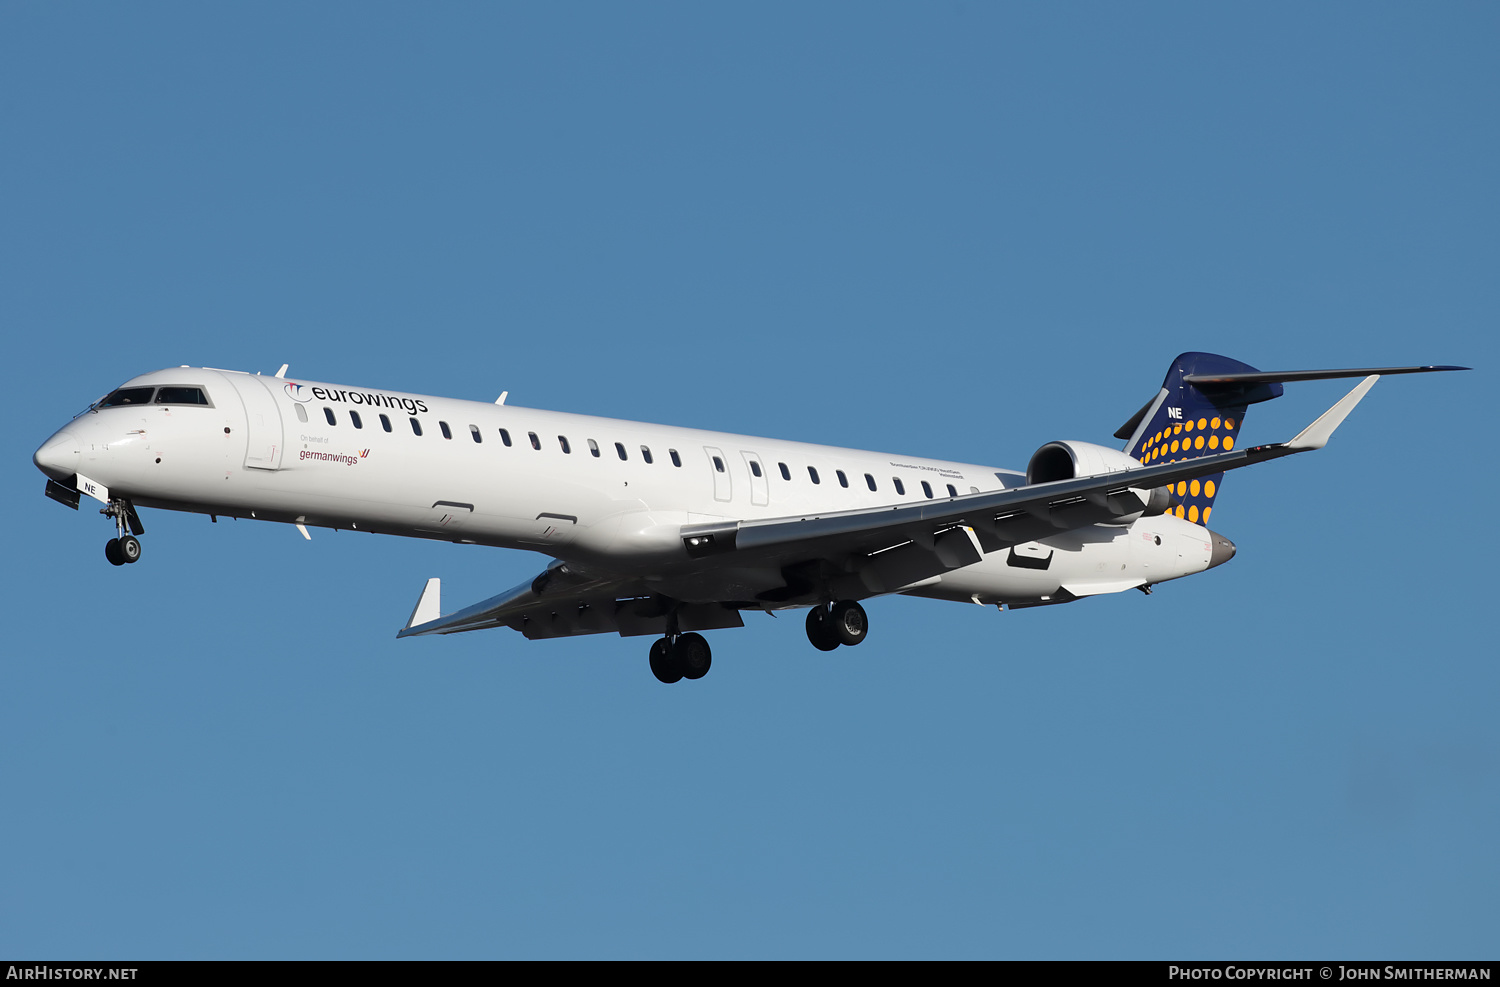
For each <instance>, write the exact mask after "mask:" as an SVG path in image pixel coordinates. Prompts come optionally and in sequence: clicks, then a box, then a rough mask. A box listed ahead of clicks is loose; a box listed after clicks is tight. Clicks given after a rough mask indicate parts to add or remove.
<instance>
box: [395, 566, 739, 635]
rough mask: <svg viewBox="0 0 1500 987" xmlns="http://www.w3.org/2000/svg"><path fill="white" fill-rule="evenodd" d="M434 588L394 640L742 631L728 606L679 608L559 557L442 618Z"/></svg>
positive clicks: (633, 583) (430, 584)
mask: <svg viewBox="0 0 1500 987" xmlns="http://www.w3.org/2000/svg"><path fill="white" fill-rule="evenodd" d="M441 588H442V587H441V584H440V583H439V581H438V580H437V579H429V580H427V588H426V589H424V590H423V591H422V596H421V598H420V599H419V600H418V601H417V606H416V609H414V610H413V611H412V615H411V619H410V620H409V621H407V624H406V626H405V627H404V628H402V629H401V630H400V631H399V632H398V633H397V635H396V636H397V637H421V636H423V635H426V634H456V633H458V632H459V631H478V630H484V629H485V628H489V627H510V628H512V629H514V630H518V631H520V632H521V633H522V634H524V635H525V636H526V637H527V638H530V639H531V640H533V641H535V640H537V639H538V638H548V637H571V636H573V635H575V634H608V633H617V634H620V635H621V636H622V637H634V636H636V635H641V634H665V633H667V630H668V627H667V622H668V615H669V614H670V615H672V616H674V617H675V618H676V621H677V630H679V631H709V630H716V629H718V628H721V627H743V626H745V622H744V620H743V619H742V618H741V617H740V613H739V611H738V610H736V609H733V608H730V607H724V606H720V605H718V604H688V605H684V604H682V603H680V602H678V601H676V600H671V599H668V598H666V597H663V596H660V595H658V594H655V593H652V592H650V591H649V590H648V589H646V588H645V586H644V585H642V584H641V583H640V582H639V581H638V580H634V579H617V578H610V577H602V576H595V575H582V574H580V573H578V572H577V571H576V570H575V569H573V568H572V567H570V566H569V565H568V564H567V563H566V562H562V561H560V560H559V561H554V562H553V563H552V564H551V565H549V566H548V567H547V568H546V570H545V571H543V572H542V574H541V575H539V576H537V577H536V578H535V579H532V580H530V581H529V582H524V583H522V584H521V585H519V586H516V587H515V588H513V589H510V590H507V591H506V592H504V593H501V594H500V595H499V596H492V597H490V598H489V599H488V600H482V601H480V602H479V603H476V604H474V605H473V606H470V607H465V608H464V609H462V610H459V611H457V612H456V613H451V614H448V615H447V616H446V617H441V616H439V613H440V612H441V602H440V596H439V594H440V593H441Z"/></svg>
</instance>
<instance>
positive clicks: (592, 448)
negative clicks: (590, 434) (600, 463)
mask: <svg viewBox="0 0 1500 987" xmlns="http://www.w3.org/2000/svg"><path fill="white" fill-rule="evenodd" d="M589 455H590V456H593V457H594V458H595V459H598V458H599V443H597V442H595V441H594V440H593V439H589Z"/></svg>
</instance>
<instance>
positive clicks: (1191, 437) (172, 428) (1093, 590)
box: [33, 353, 1466, 682]
mask: <svg viewBox="0 0 1500 987" xmlns="http://www.w3.org/2000/svg"><path fill="white" fill-rule="evenodd" d="M286 369H287V368H286V367H283V368H282V369H281V371H280V372H278V373H277V374H276V375H275V376H274V377H264V376H261V375H259V374H248V373H241V372H237V371H228V370H214V369H210V368H199V367H179V368H174V369H169V370H160V371H157V372H155V373H149V374H144V375H142V376H140V377H135V378H133V379H131V380H129V381H126V382H125V383H124V384H123V385H121V386H120V387H119V388H117V389H116V390H114V391H112V392H110V393H109V394H108V395H106V396H105V397H103V398H101V399H100V400H98V401H97V402H95V403H94V404H93V405H91V406H90V407H89V408H88V410H87V411H85V412H83V413H81V414H80V415H79V416H78V417H76V418H74V419H73V420H72V421H71V422H70V423H69V424H67V425H65V426H64V427H63V428H62V429H60V430H59V431H58V432H57V434H55V435H53V436H52V437H51V438H50V439H48V440H47V441H46V442H45V443H44V444H43V445H42V447H41V448H40V449H38V450H37V451H36V454H35V455H34V457H33V459H34V461H35V462H36V465H37V467H38V468H39V469H41V471H42V472H43V473H45V474H46V475H47V477H48V480H47V490H46V492H47V495H48V496H49V497H51V498H53V499H54V500H58V501H60V502H62V503H64V504H67V505H68V506H70V507H73V508H74V509H77V507H78V505H79V502H80V496H81V495H87V496H89V497H92V498H94V499H96V500H98V501H100V502H101V503H103V504H104V505H105V506H104V508H103V510H101V511H100V513H102V514H105V515H106V516H108V517H111V518H112V519H113V520H114V523H115V528H116V534H117V537H115V538H113V539H111V540H110V541H109V542H108V544H107V545H106V546H105V556H106V557H107V558H108V559H109V561H110V562H111V563H113V564H115V565H122V564H125V563H133V562H136V561H137V560H138V559H139V558H140V555H141V545H140V542H139V541H138V540H137V538H136V536H138V535H140V534H142V533H143V531H144V528H143V526H142V524H141V520H140V516H139V514H138V513H137V510H136V508H137V507H156V508H163V509H166V510H174V511H192V512H196V513H199V514H208V515H210V516H211V517H212V518H213V519H214V520H217V518H218V516H219V515H225V516H229V517H236V518H256V519H259V520H265V521H280V522H284V523H288V524H295V525H297V526H298V528H299V530H301V532H302V534H303V536H304V537H306V536H307V528H308V527H310V526H318V527H327V528H344V529H348V530H357V531H370V532H379V533H382V534H391V535H406V536H409V537H413V538H435V539H441V540H445V541H453V542H459V543H463V544H479V545H493V546H496V547H499V548H518V549H528V550H533V551H544V552H547V553H549V554H551V555H554V556H556V558H555V560H554V561H553V562H552V563H551V564H549V565H548V566H547V567H546V569H545V570H544V571H543V572H542V573H541V574H540V575H538V576H537V577H536V578H535V579H533V580H531V581H529V582H527V583H524V584H522V585H521V586H518V587H516V588H515V589H512V590H510V591H509V592H506V593H502V594H500V595H499V596H496V597H493V598H491V599H488V600H485V601H483V602H481V603H476V604H474V605H473V606H470V607H466V608H464V609H462V610H459V611H457V612H455V613H450V614H446V615H444V614H443V613H442V612H441V609H440V603H439V582H438V580H437V579H430V580H428V582H427V586H426V588H425V589H424V591H423V592H422V595H421V597H420V598H419V600H418V602H417V605H416V609H415V610H414V611H413V612H412V615H411V619H410V620H409V621H408V622H407V625H406V627H405V628H404V629H402V630H401V631H400V636H402V637H409V636H415V635H422V634H451V633H454V632H456V631H470V630H478V629H480V628H486V627H500V626H506V627H511V628H514V629H515V630H518V631H520V632H521V633H522V634H524V635H525V636H526V637H528V638H531V639H536V638H548V637H563V636H567V635H572V634H596V633H601V632H606V631H615V632H618V633H619V634H621V635H643V634H649V635H659V637H658V639H657V640H656V641H655V642H654V643H653V644H652V646H651V650H650V664H651V670H652V671H653V672H654V673H655V674H656V676H657V678H659V679H661V680H662V681H663V682H676V681H678V680H679V679H682V678H688V679H696V678H700V677H701V676H702V675H703V674H704V673H705V672H707V671H708V668H709V663H710V652H709V646H708V642H707V641H706V640H704V638H703V636H702V635H701V634H699V633H697V632H698V631H704V630H711V629H716V628H724V627H740V626H743V623H744V622H743V617H742V615H743V614H744V612H745V611H747V610H750V611H770V610H782V609H790V608H810V609H809V611H808V615H807V636H808V638H809V639H810V640H811V642H812V644H813V645H814V647H817V648H819V649H821V650H824V651H831V650H833V649H835V648H837V647H839V646H840V645H854V644H859V643H860V642H861V641H862V640H864V637H865V633H866V630H867V622H866V616H865V611H864V608H863V607H861V606H860V604H859V601H860V600H863V599H867V598H869V597H872V596H880V595H884V594H891V593H901V594H906V595H909V596H925V597H932V598H935V599H940V600H954V601H959V602H964V603H977V604H985V605H988V604H994V605H996V606H1001V607H1006V608H1011V609H1017V608H1022V607H1035V606H1043V605H1048V604H1056V603H1068V602H1071V601H1073V600H1077V599H1080V598H1082V597H1086V596H1096V595H1099V594H1102V593H1119V592H1122V591H1124V590H1127V589H1140V590H1143V591H1144V592H1147V593H1149V592H1150V591H1151V587H1152V586H1153V585H1154V584H1156V583H1161V582H1165V581H1167V580H1169V579H1177V578H1180V577H1182V576H1187V575H1191V574H1193V573H1197V572H1202V571H1203V570H1205V569H1210V568H1213V567H1214V566H1217V565H1220V564H1222V563H1224V562H1227V561H1228V560H1229V559H1230V557H1231V556H1233V555H1234V552H1235V547H1234V544H1233V543H1232V542H1230V541H1229V539H1227V538H1225V537H1223V536H1222V535H1219V534H1216V533H1215V532H1213V531H1210V530H1209V529H1208V527H1207V523H1208V520H1209V516H1210V514H1211V513H1212V510H1213V504H1214V498H1215V496H1216V495H1217V493H1218V487H1219V486H1220V484H1221V483H1222V481H1223V474H1224V471H1226V470H1230V469H1237V468H1239V467H1242V466H1249V465H1250V464H1252V463H1257V462H1260V461H1262V460H1266V459H1274V458H1277V457H1280V456H1285V455H1289V454H1292V453H1297V452H1304V451H1307V450H1310V449H1319V448H1322V446H1323V445H1324V444H1325V443H1326V442H1327V441H1328V437H1329V436H1330V435H1331V434H1332V433H1333V430H1334V429H1335V428H1337V427H1338V425H1339V424H1340V423H1341V422H1342V421H1343V420H1344V418H1345V416H1346V415H1348V413H1349V412H1350V410H1351V409H1353V407H1354V405H1355V404H1357V403H1358V402H1359V400H1360V399H1361V398H1362V397H1364V395H1365V393H1366V392H1367V391H1368V390H1369V389H1370V388H1371V387H1372V386H1373V385H1374V383H1375V381H1376V379H1377V378H1378V377H1379V376H1380V375H1382V374H1399V373H1421V372H1427V371H1435V370H1462V369H1466V368H1463V367H1390V368H1378V369H1362V370H1322V371H1316V370H1314V371H1290V372H1285V373H1262V372H1260V371H1257V370H1255V369H1254V368H1253V367H1250V366H1248V365H1246V364H1243V363H1240V362H1238V361H1235V360H1230V359H1228V358H1226V357H1221V356H1215V355H1213V354H1208V353H1184V354H1183V355H1181V356H1179V357H1178V358H1177V359H1176V360H1175V361H1174V362H1173V364H1172V367H1171V369H1170V370H1169V371H1168V372H1167V376H1166V380H1165V381H1164V382H1163V384H1162V387H1161V390H1160V391H1159V392H1158V393H1157V394H1156V395H1155V396H1154V397H1153V398H1152V399H1151V400H1150V401H1148V402H1147V403H1146V405H1145V406H1144V407H1143V408H1141V410H1140V411H1139V412H1137V413H1136V414H1135V416H1134V417H1132V418H1131V419H1130V421H1129V422H1127V423H1126V424H1125V425H1124V426H1122V427H1121V428H1120V430H1119V431H1117V432H1116V433H1115V435H1116V437H1117V438H1120V439H1124V440H1125V445H1124V449H1123V451H1120V450H1116V449H1111V448H1107V447H1104V446H1099V445H1094V444H1091V443H1087V442H1049V443H1047V444H1045V445H1043V446H1041V447H1040V448H1039V449H1038V450H1037V451H1036V453H1035V454H1034V455H1033V456H1032V457H1031V461H1030V464H1029V465H1028V466H1027V468H1026V470H1025V472H1015V471H1010V470H1003V469H996V468H994V467H991V466H976V465H973V464H970V463H952V462H943V461H939V460H933V459H924V458H921V457H915V456H907V455H891V454H887V453H880V452H865V451H861V450H857V449H840V448H835V447H831V446H820V445H809V444H807V443H802V442H788V441H785V440H781V439H765V438H756V437H752V436H746V435H730V434H725V433H721V432H706V431H700V430H698V429H690V428H673V427H668V426H665V425H648V424H642V423H640V422H630V421H617V420H614V419H609V418H593V417H587V416H583V415H571V414H563V413H559V412H554V411H535V410H531V409H528V408H518V407H513V406H508V405H506V404H505V403H504V400H505V396H504V395H502V396H501V398H500V400H499V401H497V402H496V403H494V404H487V403H484V402H476V401H463V400H457V399H453V398H442V397H430V396H427V395H420V394H405V393H401V392H396V391H387V390H383V389H376V388H355V387H347V386H344V385H336V384H323V383H315V382H312V381H307V380H292V379H289V378H287V377H286V376H285V373H286ZM1333 377H1363V378H1364V380H1363V381H1361V382H1360V384H1359V385H1358V386H1357V387H1355V388H1354V389H1353V390H1352V391H1350V392H1349V394H1348V395H1347V396H1345V397H1344V398H1343V399H1342V400H1341V401H1339V402H1338V403H1337V404H1335V405H1334V406H1333V407H1332V408H1331V409H1329V410H1328V411H1327V412H1326V413H1325V414H1324V415H1323V416H1322V417H1320V418H1319V419H1318V420H1317V421H1315V422H1313V423H1312V424H1311V425H1309V426H1308V427H1307V428H1306V429H1304V430H1303V431H1302V432H1301V433H1300V434H1298V435H1297V436H1296V437H1295V438H1293V439H1292V440H1291V441H1289V442H1285V443H1280V444H1275V445H1260V446H1255V447H1253V448H1245V447H1243V446H1242V445H1241V443H1240V434H1241V429H1242V426H1243V423H1244V414H1245V408H1246V407H1247V406H1248V405H1250V404H1254V403H1256V402H1260V401H1266V400H1270V399H1271V398H1275V397H1279V396H1280V395H1281V393H1282V388H1281V384H1282V382H1285V381H1293V380H1319V379H1327V378H1333ZM127 529H128V533H127Z"/></svg>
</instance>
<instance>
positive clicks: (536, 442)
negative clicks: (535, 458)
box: [526, 432, 542, 452]
mask: <svg viewBox="0 0 1500 987" xmlns="http://www.w3.org/2000/svg"><path fill="white" fill-rule="evenodd" d="M526 437H527V438H529V439H530V440H531V448H533V449H535V450H536V451H537V452H541V451H542V440H541V439H539V438H537V437H536V433H535V432H527V433H526Z"/></svg>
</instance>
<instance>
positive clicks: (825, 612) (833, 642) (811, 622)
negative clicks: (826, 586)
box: [807, 600, 870, 651]
mask: <svg viewBox="0 0 1500 987" xmlns="http://www.w3.org/2000/svg"><path fill="white" fill-rule="evenodd" d="M869 632H870V620H869V618H868V617H867V616H865V608H864V607H862V606H860V605H859V604H858V603H855V602H854V601H853V600H842V601H840V602H838V603H835V604H834V605H833V606H831V607H826V606H816V607H813V608H812V609H811V610H809V611H808V612H807V639H808V640H809V641H811V642H812V646H813V647H815V648H817V649H818V650H819V651H833V650H835V649H837V648H838V646H839V645H841V644H847V645H848V646H850V647H851V648H852V647H853V646H854V645H856V644H859V643H860V642H861V641H863V640H864V639H865V635H866V634H868V633H869Z"/></svg>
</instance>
